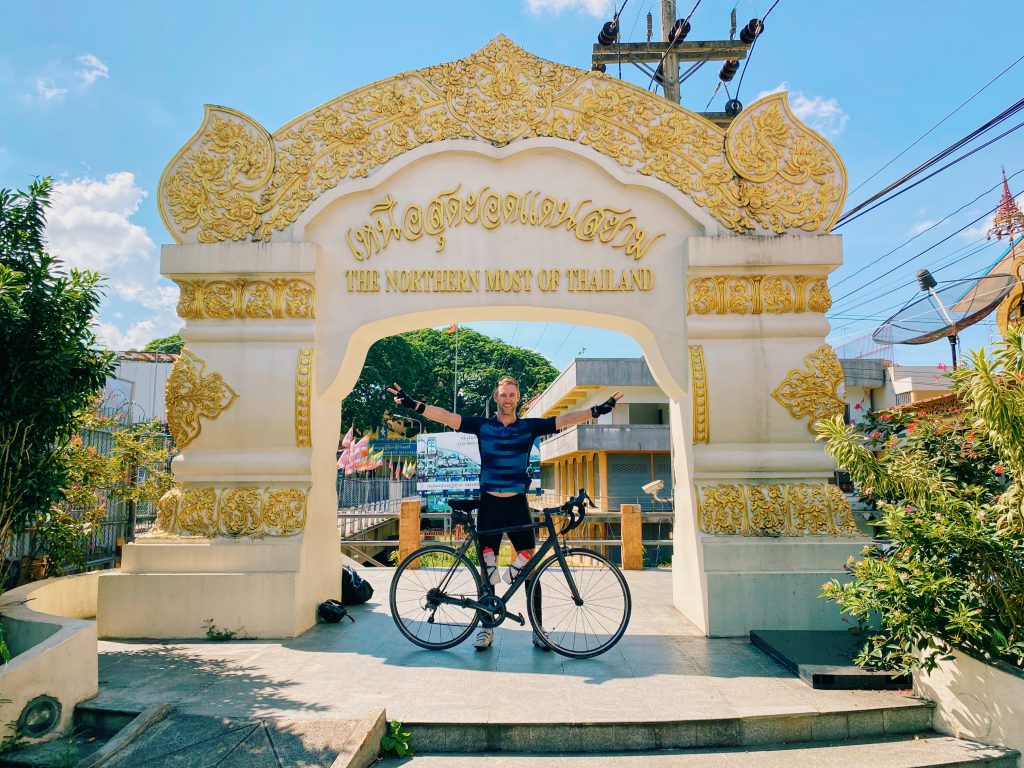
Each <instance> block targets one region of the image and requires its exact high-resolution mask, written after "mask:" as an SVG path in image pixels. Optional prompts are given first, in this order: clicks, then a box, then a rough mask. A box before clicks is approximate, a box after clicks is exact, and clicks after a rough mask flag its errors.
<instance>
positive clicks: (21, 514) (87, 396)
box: [0, 179, 113, 545]
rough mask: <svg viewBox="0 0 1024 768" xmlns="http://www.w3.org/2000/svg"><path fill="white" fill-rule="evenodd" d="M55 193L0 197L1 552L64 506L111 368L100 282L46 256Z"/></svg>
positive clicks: (34, 189) (36, 186)
mask: <svg viewBox="0 0 1024 768" xmlns="http://www.w3.org/2000/svg"><path fill="white" fill-rule="evenodd" d="M50 190H51V182H50V180H49V179H43V180H42V181H36V182H34V183H33V184H31V185H30V187H29V189H28V191H27V192H20V191H10V190H0V350H3V353H2V354H0V545H6V544H7V542H8V540H9V536H11V535H12V534H14V533H17V532H19V531H22V530H24V529H25V528H26V527H27V526H28V525H30V524H31V523H32V522H33V521H34V520H35V519H36V518H38V517H39V516H40V515H42V514H44V513H46V512H47V511H48V510H50V509H51V507H52V506H53V505H54V504H55V503H56V502H58V501H60V499H61V498H62V494H63V490H62V489H63V488H64V487H65V485H66V484H67V479H68V471H69V470H68V465H67V462H66V461H64V451H65V449H66V447H67V445H68V443H69V441H70V439H71V436H72V435H73V434H74V433H75V431H76V429H77V420H76V414H78V413H79V412H80V411H82V410H83V409H84V408H85V407H86V406H87V405H88V403H89V402H90V400H91V399H92V398H93V397H94V396H95V395H96V394H97V393H98V392H99V390H100V389H101V388H102V387H103V384H104V382H105V381H106V378H107V375H108V374H109V373H110V372H111V370H112V365H113V355H112V354H111V353H109V352H107V351H104V350H100V349H98V345H97V342H96V338H95V336H94V335H93V332H92V323H93V319H94V315H95V312H96V309H97V307H98V305H99V301H100V296H101V278H100V275H99V274H98V273H96V272H91V271H83V270H77V269H70V270H68V271H67V272H64V271H63V270H62V267H61V262H60V261H58V260H57V259H55V258H54V257H53V256H51V255H49V254H48V253H47V252H46V247H45V242H44V237H43V233H44V229H45V226H46V208H47V207H48V206H49V204H50Z"/></svg>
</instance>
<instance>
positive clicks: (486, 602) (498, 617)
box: [477, 595, 508, 629]
mask: <svg viewBox="0 0 1024 768" xmlns="http://www.w3.org/2000/svg"><path fill="white" fill-rule="evenodd" d="M477 606H478V608H477V611H478V612H479V613H480V623H481V624H483V625H484V626H485V627H487V628H488V629H492V628H494V627H496V626H498V625H499V624H501V623H502V622H503V621H505V617H506V616H507V615H508V613H507V611H506V610H505V601H504V600H502V599H501V598H500V597H498V596H497V595H484V596H483V597H481V598H480V600H479V602H478V603H477Z"/></svg>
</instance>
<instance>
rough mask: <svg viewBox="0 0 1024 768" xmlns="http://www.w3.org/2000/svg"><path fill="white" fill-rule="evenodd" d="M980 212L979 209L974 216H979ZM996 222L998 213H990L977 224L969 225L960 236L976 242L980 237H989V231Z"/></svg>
mask: <svg viewBox="0 0 1024 768" xmlns="http://www.w3.org/2000/svg"><path fill="white" fill-rule="evenodd" d="M978 213H979V212H978V211H975V212H974V216H975V217H977V216H978ZM995 222H996V215H995V214H994V213H993V214H990V215H988V216H986V217H985V218H984V219H982V220H981V221H979V222H978V223H977V224H975V225H974V226H973V227H968V228H967V229H965V230H964V231H963V232H961V233H960V237H961V239H963V240H967V241H968V242H974V241H975V240H977V239H979V238H982V237H988V231H989V230H990V229H992V226H993V225H994V224H995Z"/></svg>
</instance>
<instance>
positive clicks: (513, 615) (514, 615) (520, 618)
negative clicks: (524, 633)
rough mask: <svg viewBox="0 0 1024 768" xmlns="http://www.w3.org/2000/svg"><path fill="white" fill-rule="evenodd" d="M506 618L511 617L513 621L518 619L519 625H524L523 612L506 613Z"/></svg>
mask: <svg viewBox="0 0 1024 768" xmlns="http://www.w3.org/2000/svg"><path fill="white" fill-rule="evenodd" d="M508 618H510V619H512V620H514V621H518V622H519V626H521V627H525V626H526V619H524V618H523V614H521V613H510V614H508Z"/></svg>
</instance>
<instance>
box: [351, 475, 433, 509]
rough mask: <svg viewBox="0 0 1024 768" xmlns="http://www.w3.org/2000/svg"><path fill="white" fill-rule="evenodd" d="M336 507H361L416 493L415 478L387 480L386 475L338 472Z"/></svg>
mask: <svg viewBox="0 0 1024 768" xmlns="http://www.w3.org/2000/svg"><path fill="white" fill-rule="evenodd" d="M336 487H337V490H338V509H346V508H351V507H361V506H365V505H368V504H376V503H378V502H381V501H388V500H390V499H395V498H399V499H400V498H403V497H409V496H415V495H416V481H415V480H406V479H404V478H403V479H401V480H389V479H388V478H386V477H346V476H345V475H344V474H343V473H341V472H339V473H338V479H337V482H336Z"/></svg>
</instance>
